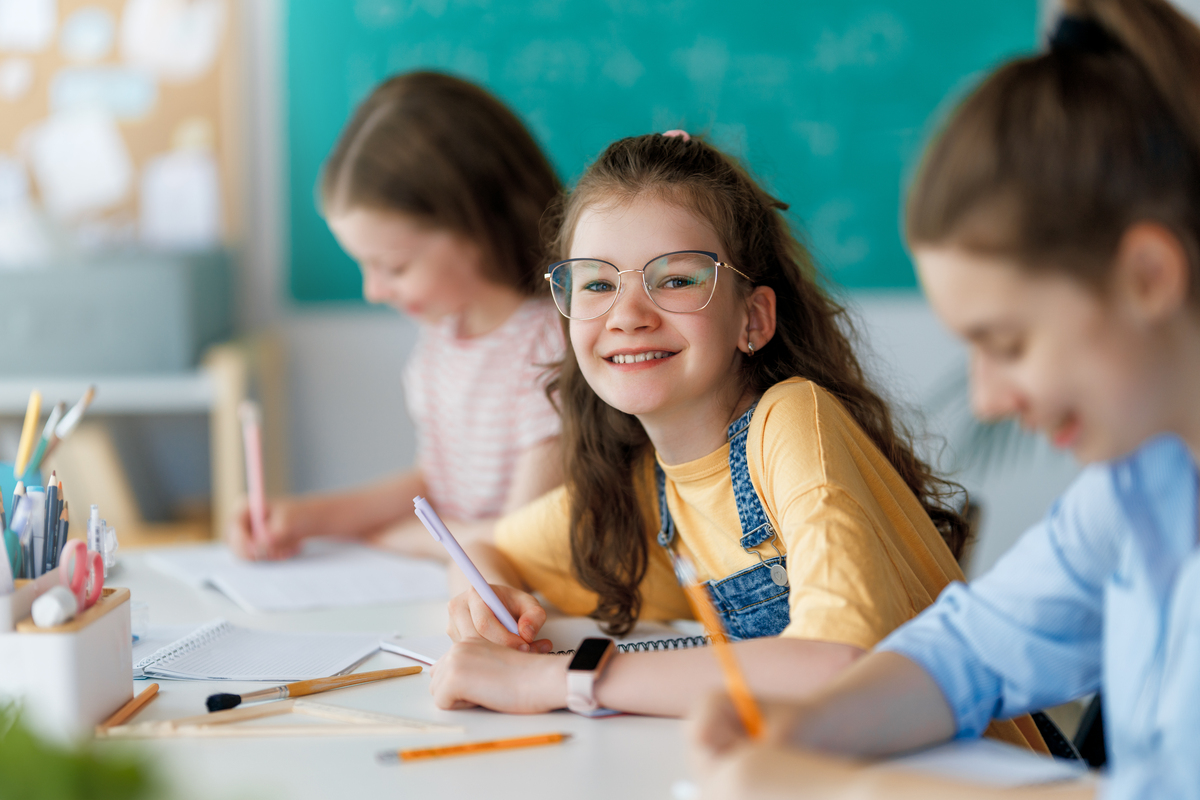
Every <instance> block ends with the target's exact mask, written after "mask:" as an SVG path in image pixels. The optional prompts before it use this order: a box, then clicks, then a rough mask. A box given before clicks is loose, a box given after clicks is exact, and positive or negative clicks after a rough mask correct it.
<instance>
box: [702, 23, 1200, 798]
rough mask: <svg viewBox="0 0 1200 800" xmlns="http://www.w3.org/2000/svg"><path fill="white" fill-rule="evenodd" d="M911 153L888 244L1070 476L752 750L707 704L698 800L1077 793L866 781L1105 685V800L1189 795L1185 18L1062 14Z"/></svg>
mask: <svg viewBox="0 0 1200 800" xmlns="http://www.w3.org/2000/svg"><path fill="white" fill-rule="evenodd" d="M1064 5H1065V6H1066V8H1067V14H1068V16H1066V17H1064V18H1063V20H1062V21H1061V23H1060V25H1059V27H1058V29H1057V32H1056V33H1055V34H1054V36H1053V38H1052V41H1051V46H1050V49H1049V51H1048V52H1046V53H1044V54H1042V55H1039V56H1037V57H1034V58H1027V59H1023V60H1019V61H1015V62H1013V63H1010V64H1008V65H1006V66H1004V67H1003V68H1001V69H1000V70H998V71H997V72H996V73H995V74H993V75H992V76H991V77H990V78H988V79H987V80H986V81H985V82H984V83H983V84H982V85H981V86H980V87H979V88H978V89H977V90H976V91H975V92H974V93H973V94H972V95H971V96H970V97H969V98H968V99H967V100H966V101H965V102H964V103H963V104H962V106H961V107H959V108H958V109H957V111H956V112H955V113H954V115H953V116H952V118H951V119H950V121H949V123H948V124H947V125H946V127H945V129H944V130H943V132H942V133H941V135H940V136H939V137H938V139H937V141H936V142H935V143H934V144H933V145H932V147H931V149H930V150H929V152H928V153H927V154H926V157H925V161H924V163H923V165H922V169H921V172H920V174H919V176H918V179H917V181H916V184H915V186H914V188H913V191H912V194H911V197H910V199H909V207H908V219H907V235H908V239H909V242H910V245H911V247H912V250H913V255H914V257H915V260H916V262H917V267H918V271H919V273H920V276H921V281H922V283H923V285H924V287H925V291H926V293H927V295H928V297H929V301H930V303H931V305H932V306H933V308H934V310H935V311H936V312H937V313H938V315H939V316H940V317H941V318H942V319H943V321H944V322H945V323H946V324H947V325H948V326H949V327H950V328H951V329H952V330H953V331H954V332H955V333H957V334H958V335H959V336H961V337H962V338H963V339H964V340H965V341H966V342H967V344H968V345H969V347H970V352H971V361H972V363H971V381H972V400H973V404H974V406H975V410H976V412H977V413H978V414H979V415H980V416H982V417H985V418H998V417H1016V418H1018V419H1019V420H1020V421H1021V423H1022V424H1023V425H1025V426H1026V427H1028V428H1031V429H1037V430H1041V431H1043V432H1045V434H1046V435H1047V436H1048V437H1049V438H1050V439H1051V441H1052V442H1053V443H1054V444H1055V445H1056V446H1058V447H1062V448H1068V449H1070V450H1072V451H1073V452H1074V454H1075V455H1076V456H1077V457H1078V458H1079V459H1080V460H1081V461H1083V462H1085V463H1088V464H1090V466H1089V467H1088V468H1087V469H1086V470H1085V471H1084V472H1083V474H1082V475H1081V476H1080V477H1079V479H1078V480H1076V482H1075V483H1074V484H1073V485H1072V486H1071V487H1070V488H1069V489H1068V490H1067V492H1066V494H1064V495H1063V497H1062V498H1060V499H1059V500H1058V502H1056V503H1055V505H1054V506H1053V508H1051V510H1050V512H1049V514H1048V515H1047V516H1046V518H1045V519H1044V520H1043V521H1042V522H1041V523H1040V524H1039V525H1037V526H1035V527H1034V528H1033V529H1032V530H1030V531H1029V532H1028V533H1026V534H1025V536H1024V537H1023V538H1022V539H1021V541H1020V542H1019V543H1018V544H1017V546H1016V547H1014V548H1013V550H1012V551H1011V552H1009V553H1008V554H1007V555H1006V556H1005V557H1004V558H1003V559H1002V560H1001V561H1000V562H999V563H998V564H997V565H996V566H995V568H994V569H993V570H992V571H991V572H989V573H988V574H987V575H985V576H983V577H982V578H980V579H979V580H977V581H975V582H974V583H972V584H971V585H970V586H964V585H962V584H954V585H952V586H950V587H949V588H947V589H946V590H945V591H944V592H943V593H942V596H941V597H940V598H939V600H938V601H937V602H936V603H935V604H934V605H933V606H931V607H930V608H929V609H927V610H926V611H925V612H924V613H923V614H921V615H920V616H919V617H917V618H916V619H914V620H913V621H912V622H910V623H909V624H907V625H904V626H902V627H901V628H899V629H898V630H897V631H896V632H895V633H893V634H892V635H891V636H890V637H888V638H887V639H885V640H884V641H883V642H882V643H881V644H880V645H879V646H878V647H877V648H876V650H875V651H874V652H873V653H871V654H870V655H868V656H867V657H865V658H864V659H862V660H860V661H859V662H858V663H857V664H856V665H855V666H853V667H851V668H850V669H849V670H847V671H846V672H845V673H843V675H842V677H840V678H839V679H837V680H835V682H834V683H833V684H832V685H830V686H829V687H828V688H827V689H825V690H823V691H821V692H820V693H819V694H818V695H816V696H815V697H813V698H812V699H811V700H809V701H807V702H805V703H803V704H802V705H782V704H781V705H773V706H772V705H768V706H767V714H768V717H769V720H770V722H769V725H768V728H769V730H770V731H771V733H770V734H769V735H768V736H767V737H766V738H767V741H766V742H765V743H763V744H756V745H749V744H747V743H746V742H745V740H744V733H743V731H742V729H741V727H740V725H739V724H738V722H737V717H736V716H735V715H734V714H733V712H732V709H731V707H730V706H729V705H728V702H727V701H726V700H723V699H720V698H715V699H713V700H712V701H710V703H709V704H708V705H707V706H706V707H705V708H704V709H703V710H702V711H701V719H700V723H699V725H698V726H697V729H696V730H697V736H696V743H695V747H696V749H697V750H698V751H699V754H700V756H701V757H700V758H698V759H697V761H698V762H699V763H703V764H704V765H705V766H706V768H707V770H708V773H707V776H706V777H707V781H706V784H705V792H706V794H707V795H708V796H711V797H721V798H729V797H739V796H749V795H753V796H755V797H773V796H788V797H800V796H803V797H833V796H836V797H843V796H851V795H852V796H854V797H874V796H880V797H883V796H886V797H893V798H894V797H910V796H911V797H921V798H938V797H955V798H959V797H991V796H993V794H996V795H997V796H998V795H999V794H1003V796H1004V797H1014V796H1016V797H1041V796H1043V795H1045V796H1050V795H1053V796H1054V797H1055V798H1062V797H1091V796H1093V795H1094V794H1095V793H1096V786H1095V785H1094V784H1093V783H1091V782H1081V783H1079V784H1076V785H1072V786H1068V787H1063V786H1053V787H1035V788H1029V789H1025V790H1019V791H1013V790H1003V791H1001V790H992V789H983V788H979V787H974V786H968V785H964V784H959V783H951V782H947V781H945V780H941V779H935V778H931V777H925V776H920V775H916V774H907V775H906V774H903V773H895V772H892V773H890V774H887V775H884V774H880V773H878V772H870V771H862V770H861V769H859V768H858V767H857V766H855V765H854V764H853V762H849V761H844V760H834V759H830V758H828V757H826V756H818V755H815V754H813V753H812V752H811V751H824V752H836V753H843V754H846V755H851V756H867V757H871V756H881V755H888V754H892V753H898V752H902V751H906V750H911V749H914V748H919V747H924V746H928V745H931V744H933V743H936V742H939V741H942V740H946V739H950V738H954V737H959V738H967V737H975V736H978V735H979V734H980V732H981V731H982V730H983V728H984V727H985V726H986V725H987V724H988V722H989V721H990V720H991V719H992V718H1008V717H1012V716H1014V715H1016V714H1021V713H1025V712H1028V711H1030V710H1034V709H1039V708H1043V707H1046V706H1052V705H1055V704H1058V703H1063V702H1066V701H1068V700H1071V699H1073V698H1077V697H1081V696H1084V695H1087V694H1089V693H1092V692H1095V691H1098V690H1099V691H1103V694H1104V716H1105V719H1104V729H1105V732H1106V734H1107V736H1108V761H1109V767H1110V774H1109V777H1108V779H1107V783H1106V784H1104V785H1103V787H1102V789H1101V793H1102V794H1104V795H1105V796H1106V797H1113V798H1143V797H1146V798H1150V797H1153V798H1158V797H1164V798H1165V797H1170V798H1200V549H1198V547H1197V528H1198V504H1197V469H1196V462H1197V456H1198V454H1200V399H1198V398H1200V29H1198V28H1197V27H1196V26H1195V25H1193V24H1192V23H1191V22H1189V21H1188V20H1187V19H1186V18H1185V17H1183V16H1182V15H1181V14H1180V13H1178V12H1177V11H1175V10H1174V9H1173V8H1172V7H1171V6H1170V5H1169V4H1168V3H1167V2H1166V0H1075V1H1074V2H1067V3H1065V4H1064Z"/></svg>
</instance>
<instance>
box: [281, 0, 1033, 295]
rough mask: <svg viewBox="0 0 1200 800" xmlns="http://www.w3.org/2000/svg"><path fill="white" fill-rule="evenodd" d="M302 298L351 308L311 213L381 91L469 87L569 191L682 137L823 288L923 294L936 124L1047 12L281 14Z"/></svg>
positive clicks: (794, 5) (697, 6)
mask: <svg viewBox="0 0 1200 800" xmlns="http://www.w3.org/2000/svg"><path fill="white" fill-rule="evenodd" d="M286 7H287V11H286V22H285V26H286V31H285V33H286V50H287V56H286V66H287V83H288V92H287V101H286V103H287V120H288V121H287V132H288V179H289V182H290V188H289V197H290V226H291V227H290V241H291V270H290V288H291V293H292V296H293V297H294V298H295V299H296V300H298V301H301V302H312V301H325V300H346V299H352V298H357V297H358V296H359V292H360V288H361V287H360V277H359V273H358V270H357V268H356V267H355V266H354V264H353V263H351V261H350V260H349V259H348V258H347V257H346V256H345V254H343V253H342V252H341V250H340V249H339V248H338V246H337V243H336V242H335V241H334V239H333V237H332V236H331V235H330V234H329V232H328V230H327V229H326V228H325V225H324V223H323V222H322V220H321V219H320V217H319V215H318V212H317V207H316V203H315V201H314V187H315V185H316V181H317V177H318V174H319V169H320V165H321V163H322V161H323V160H324V158H325V156H326V154H327V153H328V152H329V150H330V148H331V147H332V146H333V143H334V141H335V139H336V138H337V135H338V132H339V130H340V129H341V127H342V125H343V124H344V123H345V121H346V119H347V118H348V117H349V115H350V113H351V111H352V110H353V108H354V106H355V105H356V104H357V103H358V102H360V101H361V100H362V99H363V98H364V97H365V96H366V95H367V93H368V92H370V90H371V88H372V87H373V86H374V85H375V84H376V83H378V82H379V81H380V80H382V79H383V78H385V77H387V76H388V75H391V74H393V73H396V72H401V71H407V70H412V69H418V68H432V69H440V70H444V71H448V72H452V73H455V74H458V75H461V76H463V77H466V78H469V79H472V80H475V81H477V82H479V83H481V84H483V85H484V86H486V87H488V88H489V89H491V90H492V91H493V92H495V93H496V94H498V95H499V96H500V97H502V98H503V99H504V100H505V101H507V102H508V103H509V104H510V105H511V106H512V107H513V108H515V109H516V110H517V112H518V113H519V114H520V115H521V116H522V117H523V118H524V119H525V121H526V122H527V123H528V124H529V126H530V127H531V129H532V130H533V132H534V134H535V135H536V136H537V138H538V139H539V141H540V142H541V143H542V145H543V146H544V147H545V148H546V150H547V152H548V153H549V154H550V157H551V160H552V161H553V163H554V165H555V167H556V168H557V169H558V170H559V173H560V174H561V175H562V176H563V178H564V180H567V181H571V180H573V179H574V178H575V177H577V176H578V175H579V174H580V172H581V171H582V169H583V168H584V166H585V165H586V164H587V163H588V161H590V160H591V159H593V158H594V157H595V156H596V155H597V154H598V153H599V152H600V151H601V150H602V149H603V148H604V147H605V145H607V144H608V143H609V142H611V141H613V140H614V139H617V138H620V137H622V136H629V135H634V134H641V133H647V132H651V131H662V130H667V129H669V128H686V129H687V130H689V131H692V132H703V133H707V134H709V135H710V136H711V137H712V138H713V140H714V141H715V142H717V143H718V144H719V145H721V146H723V147H724V148H726V149H727V150H729V151H731V152H733V153H735V154H737V155H739V156H741V157H742V158H744V159H745V160H746V161H747V162H748V163H749V165H750V166H751V168H752V169H753V170H754V171H755V172H756V174H757V175H758V176H759V177H760V178H762V179H763V180H764V181H765V182H766V184H767V185H768V186H770V187H772V188H773V190H774V191H775V192H776V193H777V194H778V195H779V196H780V197H781V198H782V199H784V200H785V201H786V202H788V203H790V204H791V206H792V210H793V211H794V212H795V215H796V219H797V221H798V222H799V224H800V225H801V226H802V228H803V230H804V232H805V235H806V237H807V240H808V241H809V243H810V244H811V246H812V248H813V250H814V252H815V253H816V255H817V258H818V260H819V261H820V263H821V265H822V267H823V268H824V269H825V270H826V274H827V275H828V277H829V278H830V280H832V281H833V282H835V283H838V284H841V285H842V286H846V287H850V288H906V287H912V286H914V285H915V281H914V277H913V272H912V266H911V264H910V263H909V260H908V258H907V256H906V255H905V253H904V249H903V247H902V245H901V241H900V235H899V216H900V208H899V207H900V198H901V192H902V187H903V184H904V181H905V179H906V177H907V175H908V174H909V172H910V170H911V169H912V166H913V164H914V162H915V160H916V157H917V155H918V152H919V148H920V146H921V144H922V142H923V141H924V139H925V138H926V136H927V134H928V131H929V126H930V118H931V115H934V114H935V112H937V111H938V110H939V109H940V108H941V104H942V103H943V102H945V98H946V97H947V95H951V94H953V93H956V92H961V91H962V89H963V87H965V86H968V85H970V82H971V81H973V80H975V79H977V78H978V76H979V74H980V73H981V71H983V70H986V69H988V68H989V67H992V66H994V65H995V64H997V63H998V62H999V61H1001V60H1003V59H1005V58H1008V57H1010V56H1013V55H1015V54H1019V53H1022V52H1027V51H1029V50H1031V49H1032V48H1033V47H1034V45H1035V37H1036V30H1037V0H972V2H962V0H893V2H890V3H881V2H864V0H791V1H789V2H783V1H780V2H774V3H762V2H749V3H736V2H734V3H731V2H729V0H293V2H290V3H287V4H286Z"/></svg>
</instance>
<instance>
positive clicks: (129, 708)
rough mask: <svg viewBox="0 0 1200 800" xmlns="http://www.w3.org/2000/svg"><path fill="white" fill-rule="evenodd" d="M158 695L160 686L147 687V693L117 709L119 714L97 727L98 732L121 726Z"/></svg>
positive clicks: (155, 684)
mask: <svg viewBox="0 0 1200 800" xmlns="http://www.w3.org/2000/svg"><path fill="white" fill-rule="evenodd" d="M157 695H158V684H157V683H152V684H150V685H149V686H147V687H146V689H145V691H143V692H142V693H141V694H139V695H138V696H137V697H135V698H133V699H132V700H130V701H129V702H128V703H126V704H125V705H123V706H121V707H120V708H119V709H117V713H115V714H113V715H112V716H111V717H109V718H108V719H106V720H104V722H101V723H100V724H99V725H97V726H96V728H97V730H104V729H107V728H112V727H115V726H117V725H120V724H121V723H122V722H124V721H125V720H127V719H129V718H130V717H132V716H133V715H134V714H136V713H137V712H139V711H141V710H142V707H143V706H145V705H146V704H147V703H149V702H150V701H151V700H153V699H154V698H155V697H156V696H157Z"/></svg>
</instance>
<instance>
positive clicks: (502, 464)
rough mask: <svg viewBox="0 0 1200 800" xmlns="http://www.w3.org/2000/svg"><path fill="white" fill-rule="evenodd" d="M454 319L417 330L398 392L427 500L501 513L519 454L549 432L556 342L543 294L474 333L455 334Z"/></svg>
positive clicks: (450, 509)
mask: <svg viewBox="0 0 1200 800" xmlns="http://www.w3.org/2000/svg"><path fill="white" fill-rule="evenodd" d="M456 324H457V323H456V320H454V319H448V320H445V321H443V322H440V323H438V324H436V325H429V326H422V327H421V333H420V337H419V338H418V340H417V344H416V347H415V348H413V352H412V355H411V357H410V358H409V361H408V364H407V366H406V367H405V373H404V387H405V399H406V402H407V405H408V411H409V414H411V415H412V418H413V422H414V423H416V428H417V464H418V465H419V466H420V467H421V471H422V472H423V473H424V476H425V483H426V485H427V486H428V490H429V500H430V502H432V503H433V505H434V507H435V508H436V509H437V510H438V512H439V513H440V514H443V515H444V516H448V517H453V518H455V519H463V520H476V519H485V518H488V517H494V516H497V515H499V514H500V513H501V512H502V511H503V510H504V504H505V501H506V500H507V499H508V493H509V489H510V487H511V485H512V477H513V471H514V468H515V467H516V461H517V458H518V457H519V456H520V455H521V453H522V452H524V451H525V450H528V449H529V448H530V447H533V446H534V445H536V444H538V443H539V442H541V441H544V440H545V439H548V438H550V437H552V436H556V435H558V432H559V428H560V423H559V418H558V413H557V412H556V411H555V410H554V407H553V406H551V405H550V401H549V400H547V399H546V394H545V388H546V381H547V379H548V377H549V376H548V374H547V369H546V368H547V366H548V365H549V364H551V363H553V362H556V361H558V360H559V359H560V358H562V353H563V348H564V347H565V342H564V339H563V331H562V322H561V319H560V317H559V315H558V311H556V310H555V308H554V304H553V303H552V302H551V301H550V300H541V299H533V300H527V301H526V302H525V303H524V304H522V305H521V306H520V307H519V308H518V309H517V310H516V311H515V312H514V313H513V315H512V316H511V317H509V318H508V319H507V320H506V321H505V322H504V324H502V325H501V326H500V327H499V328H497V329H496V330H494V331H492V332H491V333H487V334H484V335H483V336H478V337H475V338H471V339H459V338H456V337H455V335H454V328H455V326H456Z"/></svg>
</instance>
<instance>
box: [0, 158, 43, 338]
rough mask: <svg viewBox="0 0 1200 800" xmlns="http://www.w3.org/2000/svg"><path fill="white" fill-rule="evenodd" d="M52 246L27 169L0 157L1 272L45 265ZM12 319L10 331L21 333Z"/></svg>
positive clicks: (12, 160)
mask: <svg viewBox="0 0 1200 800" xmlns="http://www.w3.org/2000/svg"><path fill="white" fill-rule="evenodd" d="M51 247H52V245H51V240H50V232H49V230H48V229H47V225H46V221H45V219H44V218H43V217H42V215H41V213H40V212H39V211H38V209H37V208H36V207H35V206H34V204H33V202H32V201H31V200H30V198H29V178H28V177H27V176H26V174H25V167H24V166H23V165H22V164H21V162H19V161H17V160H16V159H13V158H8V157H7V156H4V155H0V269H3V268H8V267H25V266H29V265H30V264H36V263H38V262H44V261H45V260H47V259H48V258H49V256H50V252H51ZM9 317H10V319H9V323H10V328H9V330H10V332H11V331H13V330H17V329H16V328H13V327H11V325H12V323H13V322H14V319H12V314H11V313H10V314H9Z"/></svg>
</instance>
